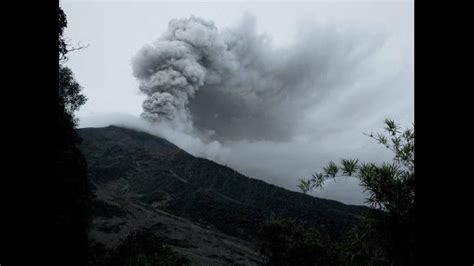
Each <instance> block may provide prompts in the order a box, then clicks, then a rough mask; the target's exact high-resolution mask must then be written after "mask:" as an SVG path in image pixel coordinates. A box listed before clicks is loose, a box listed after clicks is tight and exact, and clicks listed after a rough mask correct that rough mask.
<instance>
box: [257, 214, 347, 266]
mask: <svg viewBox="0 0 474 266" xmlns="http://www.w3.org/2000/svg"><path fill="white" fill-rule="evenodd" d="M258 240H259V247H260V254H262V255H263V257H264V261H263V262H264V264H266V265H279V266H291V265H301V266H304V265H308V266H310V265H325V266H330V265H341V263H342V260H341V257H340V254H339V252H338V251H339V246H338V245H337V243H336V242H335V241H332V240H331V239H330V238H329V237H328V236H326V235H323V234H321V233H320V232H319V231H318V230H316V229H315V228H313V227H305V226H303V225H302V224H301V223H299V222H297V221H295V220H292V219H272V220H269V221H267V222H265V223H264V224H263V226H261V228H260V231H259V234H258Z"/></svg>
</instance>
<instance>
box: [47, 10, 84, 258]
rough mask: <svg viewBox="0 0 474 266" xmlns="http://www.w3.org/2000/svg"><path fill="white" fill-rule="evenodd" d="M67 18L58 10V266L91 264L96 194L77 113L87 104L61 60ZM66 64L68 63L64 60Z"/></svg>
mask: <svg viewBox="0 0 474 266" xmlns="http://www.w3.org/2000/svg"><path fill="white" fill-rule="evenodd" d="M66 26H67V20H66V15H65V14H64V12H63V11H62V9H61V8H60V7H59V9H58V38H59V42H58V43H59V44H58V45H59V47H58V48H59V61H60V62H59V66H58V67H59V68H58V88H56V89H57V90H58V91H57V94H56V95H57V98H56V121H57V124H56V128H55V134H56V147H55V152H56V165H55V175H54V177H53V178H54V182H53V184H54V187H53V189H52V191H53V194H52V195H51V196H52V197H54V199H55V200H54V204H55V205H54V206H52V207H53V208H54V210H55V216H54V228H55V230H54V232H51V238H52V240H53V241H51V243H53V247H51V249H50V250H51V252H54V254H52V260H54V261H49V262H48V263H50V264H58V265H87V264H88V263H89V258H90V256H89V252H90V250H89V245H88V230H89V224H90V220H91V203H92V199H93V193H92V190H91V185H90V182H89V178H88V176H87V164H86V161H85V159H84V156H83V155H82V154H81V152H80V150H79V148H78V145H79V143H80V138H79V136H78V135H77V133H76V130H75V126H76V120H75V118H74V111H76V110H78V109H79V107H80V106H81V105H83V104H84V103H85V101H86V98H85V96H83V95H82V94H81V93H80V91H81V87H80V85H79V84H78V83H77V81H76V80H75V79H74V77H73V74H72V71H71V70H70V69H69V68H67V67H65V66H63V65H62V63H61V58H63V59H64V58H66V54H67V53H68V52H69V50H68V48H67V47H68V46H67V44H66V41H65V40H64V38H63V32H64V28H65V27H66ZM63 62H64V61H63Z"/></svg>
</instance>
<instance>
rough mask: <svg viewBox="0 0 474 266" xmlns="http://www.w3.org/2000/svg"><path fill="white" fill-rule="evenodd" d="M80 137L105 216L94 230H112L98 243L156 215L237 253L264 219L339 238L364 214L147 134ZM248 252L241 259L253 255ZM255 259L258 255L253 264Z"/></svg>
mask: <svg viewBox="0 0 474 266" xmlns="http://www.w3.org/2000/svg"><path fill="white" fill-rule="evenodd" d="M79 134H80V136H81V137H82V138H83V142H82V144H81V150H82V152H83V154H84V155H85V157H86V160H87V162H88V166H89V173H90V175H91V179H92V181H93V183H94V185H95V186H96V189H97V195H98V199H99V202H100V203H101V205H99V206H102V207H101V208H98V209H97V210H98V212H99V213H98V217H102V218H101V219H96V220H95V224H96V228H99V227H100V226H99V224H100V223H101V222H103V223H106V224H108V225H109V227H110V226H111V227H112V229H110V228H109V229H107V226H105V229H104V228H102V229H104V230H102V229H101V230H99V229H97V230H95V232H96V236H97V237H98V238H100V239H102V240H104V239H106V238H107V237H108V238H109V240H107V241H103V242H107V243H112V242H114V241H119V240H117V239H123V237H124V236H125V235H126V233H127V232H129V231H130V230H133V228H137V227H140V226H144V227H150V226H153V225H156V224H157V223H158V221H159V220H160V219H162V218H159V217H164V216H166V215H168V216H167V217H173V218H172V220H176V219H178V220H179V219H183V221H186V222H185V224H187V225H189V227H190V228H191V227H192V225H195V226H198V227H199V228H200V229H202V230H204V231H205V230H210V231H212V232H214V234H216V239H218V238H219V237H218V236H217V235H219V234H220V236H225V237H227V238H228V239H229V241H230V242H229V241H228V243H231V242H232V241H234V242H232V243H234V244H235V245H237V246H239V245H240V246H241V247H240V248H241V249H249V250H251V249H252V248H253V246H252V244H251V242H252V240H253V239H254V237H255V234H256V230H257V228H258V225H259V224H261V223H262V222H263V221H265V220H266V219H268V218H269V217H292V218H295V219H302V220H303V219H304V220H306V221H312V223H313V225H315V226H317V227H318V228H319V229H321V230H323V231H326V232H328V233H330V234H332V235H333V236H336V237H337V236H342V235H343V234H344V232H345V231H346V230H347V229H348V228H349V227H350V226H351V225H352V224H353V222H354V221H355V219H357V216H359V215H362V214H363V213H365V212H366V210H367V208H365V207H359V206H351V205H345V204H342V203H340V202H337V201H332V200H324V199H318V198H314V197H311V196H308V195H304V194H302V193H297V192H292V191H288V190H285V189H283V188H280V187H277V186H274V185H271V184H268V183H265V182H263V181H260V180H256V179H252V178H249V177H246V176H244V175H241V174H239V173H238V172H236V171H234V170H233V169H231V168H229V167H225V166H222V165H219V164H217V163H215V162H212V161H210V160H206V159H202V158H196V157H194V156H192V155H190V154H188V153H187V152H185V151H183V150H181V149H180V148H178V147H177V146H175V145H173V144H171V143H170V142H168V141H166V140H165V139H162V138H159V137H156V136H153V135H150V134H147V133H143V132H138V131H135V130H131V129H125V128H120V127H116V126H109V127H106V128H85V129H80V130H79ZM142 212H143V213H148V214H147V215H142V214H141V213H142ZM165 214H166V215H165ZM138 216H140V217H141V218H140V219H138V218H136V217H138ZM154 216H156V217H155V218H150V217H154ZM104 217H105V218H104ZM134 217H135V218H134ZM114 219H115V220H117V221H115V222H116V223H114V222H113V221H114ZM131 220H133V222H130V221H131ZM170 221H171V220H170ZM176 221H177V220H176ZM110 224H112V225H110ZM133 224H135V225H133ZM167 224H168V226H171V225H172V224H173V223H172V222H169V221H168V223H167ZM114 230H115V231H116V234H115V236H114V233H113V232H114ZM204 231H203V232H204ZM188 232H190V231H188ZM206 234H208V233H203V235H206ZM211 235H212V234H211ZM99 236H100V237H99ZM239 241H242V242H239ZM224 242H225V241H224ZM114 243H115V242H114ZM197 245H199V244H197ZM232 245H233V244H228V246H229V247H230V246H232ZM235 245H234V246H235ZM217 246H218V245H217ZM229 252H230V253H232V251H229ZM250 253H252V252H251V251H249V252H248V254H246V255H242V256H243V257H245V258H247V259H248V258H249V256H250V257H252V256H254V254H253V253H252V254H253V255H249V254H250ZM234 255H235V254H234ZM232 259H235V258H231V260H232ZM254 259H255V260H256V259H257V257H252V258H251V259H250V260H254ZM203 263H204V262H203ZM204 264H205V263H204ZM247 264H249V263H247Z"/></svg>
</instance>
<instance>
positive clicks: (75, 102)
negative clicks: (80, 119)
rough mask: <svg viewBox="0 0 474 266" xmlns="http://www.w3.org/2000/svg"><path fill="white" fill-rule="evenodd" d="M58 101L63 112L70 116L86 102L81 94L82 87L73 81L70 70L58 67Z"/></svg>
mask: <svg viewBox="0 0 474 266" xmlns="http://www.w3.org/2000/svg"><path fill="white" fill-rule="evenodd" d="M58 82H59V99H60V104H61V106H63V108H64V110H65V111H66V112H67V113H68V114H69V115H71V116H73V114H74V112H75V111H77V110H78V109H79V108H80V107H81V106H82V105H84V104H85V103H86V101H87V98H86V97H85V96H84V95H82V94H81V90H82V87H81V85H79V83H77V81H76V80H75V79H74V74H73V73H72V71H71V69H70V68H68V67H65V66H63V65H59V79H58Z"/></svg>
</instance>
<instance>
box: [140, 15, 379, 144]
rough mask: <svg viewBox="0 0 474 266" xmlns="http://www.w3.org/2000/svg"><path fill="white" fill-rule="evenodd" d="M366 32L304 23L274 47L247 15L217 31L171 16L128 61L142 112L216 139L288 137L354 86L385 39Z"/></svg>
mask: <svg viewBox="0 0 474 266" xmlns="http://www.w3.org/2000/svg"><path fill="white" fill-rule="evenodd" d="M375 37H377V36H375ZM363 38H367V36H366V35H365V36H363V35H358V34H357V33H354V32H351V31H349V29H344V28H340V27H339V28H338V29H335V30H334V29H332V30H330V31H329V30H324V29H323V30H321V29H318V28H317V27H316V26H314V25H308V27H306V28H305V29H304V30H303V31H302V32H300V34H299V35H298V38H296V41H295V42H294V43H293V44H292V45H290V46H289V47H286V48H274V47H273V46H272V44H271V41H270V39H269V38H267V37H266V36H265V35H259V34H257V30H256V23H255V19H254V18H253V17H251V16H248V15H247V16H245V17H244V19H243V20H242V22H241V23H240V25H238V26H237V27H235V28H230V29H224V30H222V31H219V29H218V28H217V27H216V26H215V25H214V24H213V22H211V21H206V20H203V19H201V18H197V17H194V16H191V17H190V18H186V19H174V20H171V21H170V22H169V25H168V30H167V31H166V32H165V33H164V34H163V35H162V36H161V37H160V38H158V40H157V41H156V42H155V43H153V44H151V45H146V46H145V47H143V48H142V49H141V50H140V51H139V52H138V53H137V54H136V55H135V56H134V58H133V60H132V67H133V75H134V76H135V77H136V78H137V80H138V81H139V89H140V91H141V92H143V93H145V94H146V95H147V98H146V99H145V101H144V102H143V113H142V117H143V118H145V119H146V120H149V121H152V122H163V121H166V122H167V124H171V125H174V126H175V127H178V128H181V129H183V130H185V131H187V132H191V131H194V132H198V133H199V134H200V135H201V136H206V137H207V138H210V139H214V140H219V141H238V140H246V141H256V140H269V141H278V142H282V141H289V140H291V139H292V138H293V137H294V135H295V134H294V132H295V130H297V128H298V126H299V123H300V122H301V121H302V119H303V118H304V117H305V115H306V114H307V113H308V111H310V110H311V108H312V107H314V106H315V105H318V104H319V103H320V102H322V101H323V100H324V98H325V97H327V96H328V95H330V94H331V93H333V92H334V91H336V90H339V89H341V88H344V87H347V86H354V84H356V83H354V81H355V80H356V77H357V76H358V75H360V73H359V72H358V71H360V70H361V68H360V67H359V66H361V65H363V64H364V62H365V61H367V60H368V59H369V58H370V57H371V56H373V55H374V54H375V51H377V49H378V48H380V47H381V46H382V45H383V43H384V41H383V38H374V37H373V36H372V38H370V40H371V41H363ZM356 85H357V84H356Z"/></svg>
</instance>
